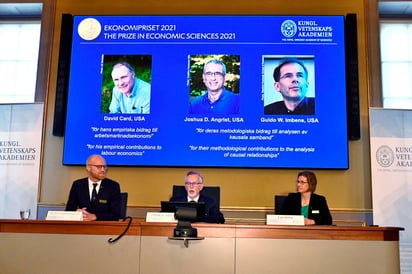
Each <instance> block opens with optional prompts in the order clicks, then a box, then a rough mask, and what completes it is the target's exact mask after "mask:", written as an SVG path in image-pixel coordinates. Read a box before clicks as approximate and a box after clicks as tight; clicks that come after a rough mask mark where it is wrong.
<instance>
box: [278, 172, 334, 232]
mask: <svg viewBox="0 0 412 274" xmlns="http://www.w3.org/2000/svg"><path fill="white" fill-rule="evenodd" d="M316 184H317V179H316V175H315V173H314V172H312V171H307V170H305V171H301V172H299V173H298V176H297V180H296V191H297V192H294V193H289V195H288V196H287V198H286V200H285V201H284V203H283V205H282V207H281V211H280V214H283V215H303V216H304V217H305V225H331V224H332V216H331V214H330V211H329V207H328V203H327V202H326V198H325V197H324V196H322V195H318V194H315V193H314V192H315V190H316Z"/></svg>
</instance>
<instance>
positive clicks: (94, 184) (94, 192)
mask: <svg viewBox="0 0 412 274" xmlns="http://www.w3.org/2000/svg"><path fill="white" fill-rule="evenodd" d="M96 186H97V183H93V191H92V200H91V202H92V205H94V201H95V200H96V198H97V190H96Z"/></svg>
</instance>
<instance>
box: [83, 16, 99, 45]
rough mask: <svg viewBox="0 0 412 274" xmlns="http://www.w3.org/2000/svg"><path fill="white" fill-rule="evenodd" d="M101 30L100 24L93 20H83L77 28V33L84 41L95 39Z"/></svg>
mask: <svg viewBox="0 0 412 274" xmlns="http://www.w3.org/2000/svg"><path fill="white" fill-rule="evenodd" d="M101 30H102V26H101V25H100V22H99V21H97V20H96V19H94V18H86V19H83V20H82V21H81V22H80V24H79V26H78V27H77V32H78V33H79V35H80V37H81V38H83V39H84V40H88V41H90V40H93V39H96V38H97V37H98V36H99V34H100V32H101Z"/></svg>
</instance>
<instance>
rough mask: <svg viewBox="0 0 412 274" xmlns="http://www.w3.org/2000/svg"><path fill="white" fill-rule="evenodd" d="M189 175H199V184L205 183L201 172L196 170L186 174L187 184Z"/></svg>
mask: <svg viewBox="0 0 412 274" xmlns="http://www.w3.org/2000/svg"><path fill="white" fill-rule="evenodd" d="M189 175H197V176H198V177H199V183H203V176H202V174H200V172H198V171H196V170H190V171H189V172H187V173H186V176H185V182H187V177H188V176H189Z"/></svg>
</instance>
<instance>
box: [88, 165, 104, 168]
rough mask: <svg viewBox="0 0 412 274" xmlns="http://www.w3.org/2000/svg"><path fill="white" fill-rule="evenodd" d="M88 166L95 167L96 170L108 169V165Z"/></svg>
mask: <svg viewBox="0 0 412 274" xmlns="http://www.w3.org/2000/svg"><path fill="white" fill-rule="evenodd" d="M88 166H94V167H96V168H98V169H107V166H106V165H92V164H88Z"/></svg>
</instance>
